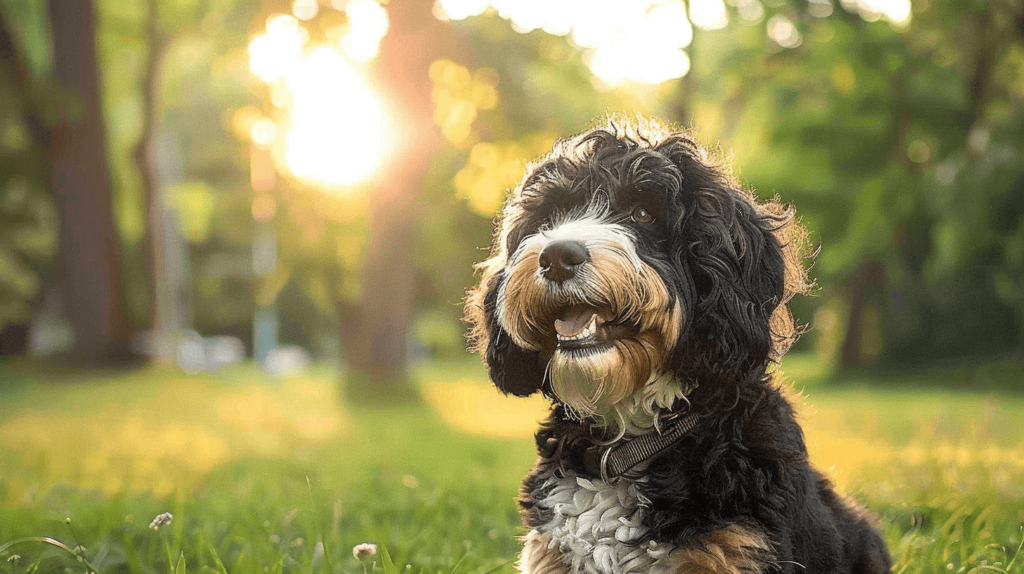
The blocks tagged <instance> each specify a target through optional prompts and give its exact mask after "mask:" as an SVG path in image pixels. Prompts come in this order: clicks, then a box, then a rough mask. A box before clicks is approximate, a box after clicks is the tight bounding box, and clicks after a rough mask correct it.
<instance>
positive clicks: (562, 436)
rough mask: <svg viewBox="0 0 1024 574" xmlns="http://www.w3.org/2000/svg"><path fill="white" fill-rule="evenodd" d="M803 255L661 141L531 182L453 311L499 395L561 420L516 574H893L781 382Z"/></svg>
mask: <svg viewBox="0 0 1024 574" xmlns="http://www.w3.org/2000/svg"><path fill="white" fill-rule="evenodd" d="M807 246H808V242H807V237H806V233H805V231H804V229H803V228H802V227H801V226H800V225H799V223H798V222H797V221H796V220H795V219H794V215H793V211H792V209H791V208H790V207H788V206H785V205H783V204H781V203H780V202H779V201H778V199H774V200H767V201H764V200H759V199H758V198H757V197H755V196H754V195H753V194H752V193H750V192H748V191H745V190H744V189H743V188H742V187H740V186H739V184H738V183H737V182H736V181H735V180H734V179H733V178H732V177H731V176H730V175H729V174H728V172H727V171H725V170H724V169H723V168H722V167H721V166H720V165H718V164H717V163H716V162H715V161H714V160H713V159H711V158H710V157H709V155H708V154H707V153H706V152H705V150H704V149H703V148H702V147H701V146H700V145H698V144H697V143H695V141H694V140H693V139H692V138H691V137H690V135H689V134H687V133H686V132H684V131H679V130H673V129H670V128H667V127H664V126H662V125H660V124H658V123H656V122H654V121H650V120H644V119H622V118H619V119H612V120H610V121H609V122H608V123H607V124H606V125H603V126H601V127H597V128H594V129H592V130H590V131H588V132H585V133H583V134H580V135H578V136H575V137H572V138H568V139H564V140H561V141H559V142H558V143H556V144H555V146H554V149H553V150H552V151H551V152H550V153H548V154H547V156H545V157H544V158H542V159H541V160H540V161H539V162H537V163H535V164H532V165H530V167H529V169H528V170H527V174H526V177H525V178H524V179H523V181H522V183H521V184H520V185H519V186H518V187H517V188H516V189H515V190H514V191H513V193H512V194H511V196H510V198H509V199H508V201H507V203H506V205H505V208H504V212H503V215H502V216H501V219H500V224H499V229H498V231H497V232H496V234H495V239H494V245H493V247H492V250H491V256H490V258H489V259H487V260H486V261H485V262H483V263H482V264H481V265H480V268H481V270H482V279H481V283H480V285H479V287H478V288H476V289H475V290H474V291H472V292H471V293H470V295H469V297H468V299H467V305H466V315H467V321H468V322H469V324H470V326H471V330H472V332H471V342H472V344H473V346H474V347H475V349H476V350H478V351H479V352H480V353H481V354H482V355H483V357H484V361H485V363H486V365H487V367H488V370H489V373H490V377H491V380H492V381H493V382H494V384H495V385H497V387H498V388H499V389H501V390H502V391H503V392H505V393H511V394H514V395H519V396H526V395H530V394H532V393H535V392H541V393H543V394H544V395H545V396H546V397H548V398H549V399H550V400H551V402H552V410H551V414H550V416H549V417H548V419H547V420H546V421H545V422H544V423H543V424H542V425H541V428H540V430H539V431H538V432H537V434H536V441H537V448H538V451H539V454H540V457H539V460H538V462H537V465H536V466H535V467H534V468H533V470H532V471H531V472H530V473H529V475H528V476H527V477H526V480H525V483H524V485H523V487H522V490H521V493H520V498H519V505H520V507H521V509H522V514H523V522H524V524H525V526H526V528H527V529H528V530H529V532H528V533H527V534H526V536H525V538H524V541H525V546H524V548H523V551H522V555H521V556H520V560H519V567H520V569H521V570H522V571H523V572H524V573H527V574H567V573H572V574H583V573H591V574H626V573H640V572H671V573H679V574H691V573H711V572H714V573H768V572H793V573H807V574H810V573H819V572H821V573H830V574H838V573H876V572H877V573H883V572H889V571H890V570H891V559H890V557H889V553H888V551H887V550H886V547H885V544H884V543H883V541H882V539H881V537H880V536H879V534H878V533H877V532H876V531H875V530H874V528H873V527H872V519H871V518H870V516H869V514H868V513H867V512H865V511H864V510H862V509H861V508H859V507H858V506H856V505H855V504H854V503H853V502H851V501H849V500H847V499H844V498H842V497H840V496H839V495H838V494H837V493H836V492H835V490H834V489H833V487H832V485H831V483H830V482H829V480H828V479H827V478H826V477H825V476H823V475H822V474H821V473H820V472H818V471H817V470H815V469H814V468H812V467H811V465H810V464H809V462H808V457H807V449H806V447H805V445H804V439H803V433H802V431H801V429H800V426H799V425H798V424H797V422H796V419H795V416H794V410H793V406H792V405H791V404H790V401H789V400H788V399H787V397H786V393H785V392H784V390H783V388H782V386H781V383H780V382H778V381H777V380H776V378H775V377H774V376H773V370H774V368H773V365H774V364H775V363H776V362H777V361H778V360H779V358H780V357H781V356H782V354H783V353H784V352H785V351H786V350H787V349H788V348H789V346H790V344H791V343H792V342H793V341H794V340H795V339H796V337H797V335H798V334H799V328H798V327H797V326H796V325H795V324H794V321H793V318H792V315H791V314H790V311H789V307H788V302H789V300H790V298H791V297H793V296H794V295H796V294H806V293H807V292H808V290H809V288H810V286H809V283H808V280H807V272H806V270H805V266H804V262H805V260H806V259H807V257H808V253H807V250H808V247H807Z"/></svg>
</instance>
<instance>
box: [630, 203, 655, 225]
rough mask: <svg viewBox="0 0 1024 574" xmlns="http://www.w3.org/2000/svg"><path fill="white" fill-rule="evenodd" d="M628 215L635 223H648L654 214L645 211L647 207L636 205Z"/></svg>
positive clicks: (652, 219)
mask: <svg viewBox="0 0 1024 574" xmlns="http://www.w3.org/2000/svg"><path fill="white" fill-rule="evenodd" d="M630 217H632V218H633V221H635V222H637V223H650V222H652V221H654V215H653V214H651V212H650V211H647V208H646V207H643V206H638V207H637V208H636V209H634V210H633V213H632V214H631V215H630Z"/></svg>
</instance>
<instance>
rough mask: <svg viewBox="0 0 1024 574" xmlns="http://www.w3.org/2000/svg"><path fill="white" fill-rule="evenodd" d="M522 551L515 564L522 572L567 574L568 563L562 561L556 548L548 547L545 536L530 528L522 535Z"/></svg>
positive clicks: (524, 573)
mask: <svg viewBox="0 0 1024 574" xmlns="http://www.w3.org/2000/svg"><path fill="white" fill-rule="evenodd" d="M523 542H524V544H523V551H522V553H521V554H520V555H519V562H518V564H517V566H518V568H519V571H520V572H522V573H523V574H569V565H568V564H566V563H565V562H563V561H562V553H561V552H559V551H558V549H557V548H550V549H549V548H548V546H549V545H550V543H551V541H550V540H548V537H547V536H544V535H543V534H541V533H539V532H537V531H536V530H531V531H530V533H529V534H527V535H526V536H524V537H523Z"/></svg>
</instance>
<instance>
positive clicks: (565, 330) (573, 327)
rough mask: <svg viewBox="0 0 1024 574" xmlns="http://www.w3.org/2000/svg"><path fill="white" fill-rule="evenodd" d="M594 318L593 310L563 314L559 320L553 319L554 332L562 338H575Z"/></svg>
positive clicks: (580, 310) (575, 310) (576, 310)
mask: <svg viewBox="0 0 1024 574" xmlns="http://www.w3.org/2000/svg"><path fill="white" fill-rule="evenodd" d="M593 317H594V310H593V309H586V308H584V309H574V310H572V311H569V312H568V313H566V314H565V316H564V317H562V318H561V319H555V331H558V334H559V335H561V336H563V337H575V336H576V335H579V334H580V331H582V330H583V329H586V328H587V325H590V320H591V319H592V318H593Z"/></svg>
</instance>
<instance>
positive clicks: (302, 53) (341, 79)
mask: <svg viewBox="0 0 1024 574" xmlns="http://www.w3.org/2000/svg"><path fill="white" fill-rule="evenodd" d="M314 5H315V6H316V10H319V7H318V4H316V2H315V1H313V0H309V1H307V0H295V2H294V4H293V11H294V13H295V16H291V15H274V16H271V17H270V18H268V19H267V27H266V33H264V34H260V35H258V36H256V37H255V38H253V39H252V41H251V42H250V44H249V68H250V70H252V72H253V74H255V75H256V76H257V77H259V78H260V79H261V80H263V81H264V82H266V83H267V84H268V88H269V92H268V94H269V97H270V101H271V103H272V104H273V105H274V106H275V107H276V108H278V111H277V112H276V113H275V114H274V116H275V117H274V119H273V120H271V119H267V118H263V119H258V118H259V115H258V114H257V119H251V120H250V119H247V118H248V116H251V115H252V114H249V115H248V116H246V117H245V118H242V117H241V116H240V118H239V119H238V122H237V123H239V124H240V126H241V125H242V124H244V127H245V128H247V130H246V131H248V132H249V134H248V135H249V136H250V137H251V138H252V140H253V142H254V143H255V144H256V145H257V146H259V147H260V148H263V149H267V150H269V152H270V153H271V154H272V155H273V157H274V158H275V160H276V161H275V164H279V165H278V167H280V164H281V163H283V165H284V167H286V168H287V171H288V172H290V173H291V175H293V176H294V177H296V178H298V179H300V180H306V181H308V182H310V183H313V184H317V185H319V186H321V187H337V186H351V185H354V184H358V183H360V182H362V181H365V180H366V179H367V178H369V177H370V176H371V175H373V173H374V172H375V171H376V170H377V169H378V168H379V166H380V164H381V161H382V159H383V155H384V143H385V139H386V138H385V126H386V117H385V113H384V109H383V105H382V104H381V101H380V98H379V97H378V95H377V94H376V93H375V92H374V91H373V89H372V88H371V87H370V85H369V84H368V82H367V80H366V78H365V74H364V70H363V68H362V67H361V66H360V63H361V62H368V61H370V60H373V59H374V58H375V57H376V56H377V52H378V50H379V46H380V42H381V39H382V38H383V37H384V35H385V34H387V31H388V18H387V12H386V10H385V9H384V8H383V7H381V5H380V4H378V3H377V2H375V1H374V0H349V1H348V2H346V3H345V4H344V10H345V11H346V13H347V15H348V23H347V25H346V26H345V28H344V35H343V36H342V37H341V39H340V41H339V40H338V38H337V37H335V38H334V39H333V40H329V41H327V42H326V43H325V44H323V45H317V44H311V43H310V42H309V33H308V31H307V30H306V29H305V28H304V27H303V25H302V23H301V22H300V21H299V20H300V19H312V18H314V17H315V16H316V12H315V10H314V8H313V6H314ZM242 120H246V121H244V122H243V121H242ZM269 157H270V155H268V158H269Z"/></svg>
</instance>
